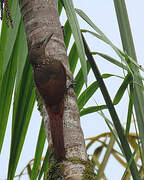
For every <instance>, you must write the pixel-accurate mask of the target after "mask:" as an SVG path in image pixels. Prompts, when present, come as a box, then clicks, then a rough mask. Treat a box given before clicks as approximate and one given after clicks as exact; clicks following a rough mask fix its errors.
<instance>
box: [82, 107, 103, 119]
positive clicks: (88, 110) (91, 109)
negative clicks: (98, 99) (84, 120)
mask: <svg viewBox="0 0 144 180" xmlns="http://www.w3.org/2000/svg"><path fill="white" fill-rule="evenodd" d="M104 109H107V106H106V105H100V106H90V107H88V108H83V109H82V110H81V111H80V116H81V117H82V116H84V115H87V114H90V113H94V112H97V111H101V110H104Z"/></svg>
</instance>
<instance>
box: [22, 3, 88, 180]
mask: <svg viewBox="0 0 144 180" xmlns="http://www.w3.org/2000/svg"><path fill="white" fill-rule="evenodd" d="M19 1H20V7H21V13H22V17H23V21H24V26H25V31H26V35H27V42H28V45H29V47H28V48H29V52H30V50H31V49H32V48H33V47H34V46H35V45H37V44H40V43H41V42H42V41H44V39H45V38H47V37H48V36H49V35H50V34H51V33H52V34H53V35H52V37H51V39H50V41H49V42H48V44H47V45H46V47H45V52H46V56H49V57H52V58H53V59H56V60H58V61H60V62H61V63H62V64H63V66H64V67H65V69H66V74H68V76H67V85H68V84H69V83H70V82H71V80H72V79H71V75H70V74H71V72H70V70H69V65H68V58H67V55H66V49H65V44H64V39H63V33H62V30H61V25H60V22H59V15H58V9H57V2H56V1H55V0H19ZM44 61H45V62H46V61H47V58H44V59H43V62H44ZM42 116H43V119H44V124H45V130H46V136H47V139H48V142H49V145H51V144H52V139H51V133H50V127H49V116H48V114H47V111H46V109H45V106H43V110H42ZM63 134H64V147H65V151H66V158H67V160H65V161H63V164H64V171H63V177H64V179H76V180H79V179H82V177H83V172H84V170H85V165H84V163H80V162H79V163H74V164H73V163H72V162H71V161H69V159H70V158H74V157H76V158H78V159H81V160H83V161H87V154H86V151H85V142H84V136H83V132H82V129H81V126H80V116H79V111H78V106H77V99H76V96H75V93H74V90H73V88H70V89H69V90H68V92H67V93H66V94H65V96H64V114H63Z"/></svg>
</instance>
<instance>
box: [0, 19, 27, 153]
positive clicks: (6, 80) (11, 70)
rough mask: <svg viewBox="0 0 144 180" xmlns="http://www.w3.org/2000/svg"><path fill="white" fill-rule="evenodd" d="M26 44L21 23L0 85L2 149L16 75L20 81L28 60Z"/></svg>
mask: <svg viewBox="0 0 144 180" xmlns="http://www.w3.org/2000/svg"><path fill="white" fill-rule="evenodd" d="M21 22H22V21H21ZM26 46H27V44H26V37H25V33H24V27H23V23H21V25H20V27H19V30H18V33H17V39H16V41H15V45H14V48H13V53H12V55H11V58H10V60H9V64H8V66H7V70H6V72H5V74H4V76H3V81H2V86H1V87H0V99H1V101H0V106H1V107H2V108H1V109H0V124H1V131H0V151H1V148H2V144H3V139H4V134H5V130H6V125H7V120H8V115H9V110H10V105H11V101H12V93H13V89H14V83H15V77H17V80H19V81H20V79H21V76H22V72H23V68H24V64H25V61H26V56H27V48H26ZM16 71H18V72H17V76H15V75H16ZM15 90H17V83H16V88H15ZM7 95H9V96H7Z"/></svg>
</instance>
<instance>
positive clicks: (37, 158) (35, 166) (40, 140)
mask: <svg viewBox="0 0 144 180" xmlns="http://www.w3.org/2000/svg"><path fill="white" fill-rule="evenodd" d="M45 140H46V136H45V128H44V123H43V120H42V123H41V128H40V131H39V137H38V142H37V147H36V151H35V158H34V164H33V168H32V172H31V178H30V179H31V180H35V179H37V176H38V172H39V167H40V163H41V156H42V152H43V148H44V144H45Z"/></svg>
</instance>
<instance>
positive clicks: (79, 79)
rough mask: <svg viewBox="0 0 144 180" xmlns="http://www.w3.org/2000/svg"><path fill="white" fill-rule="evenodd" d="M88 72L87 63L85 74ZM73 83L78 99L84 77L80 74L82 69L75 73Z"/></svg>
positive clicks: (88, 65)
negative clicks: (74, 82)
mask: <svg viewBox="0 0 144 180" xmlns="http://www.w3.org/2000/svg"><path fill="white" fill-rule="evenodd" d="M89 71H90V64H89V62H88V61H87V73H89ZM75 81H76V87H75V89H74V90H75V94H76V96H77V97H78V96H79V94H80V92H81V89H82V87H83V85H84V77H83V73H82V68H80V70H79V72H78V73H77V75H76V77H75Z"/></svg>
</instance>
